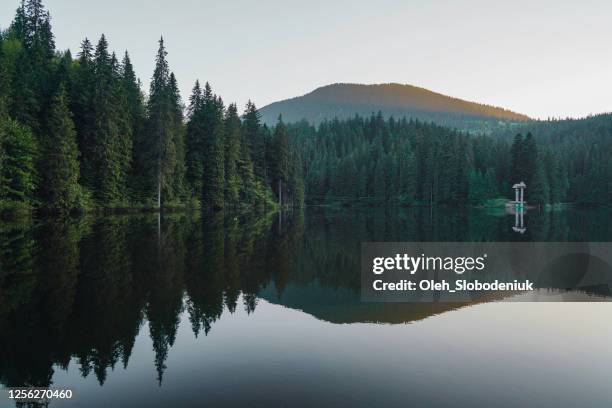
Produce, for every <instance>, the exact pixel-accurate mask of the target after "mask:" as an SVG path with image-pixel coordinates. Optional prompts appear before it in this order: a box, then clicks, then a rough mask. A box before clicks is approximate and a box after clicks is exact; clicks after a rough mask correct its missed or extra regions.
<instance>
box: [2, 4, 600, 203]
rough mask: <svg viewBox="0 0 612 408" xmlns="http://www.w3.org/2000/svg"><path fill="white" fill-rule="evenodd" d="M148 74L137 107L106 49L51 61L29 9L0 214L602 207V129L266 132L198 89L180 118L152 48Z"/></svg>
mask: <svg viewBox="0 0 612 408" xmlns="http://www.w3.org/2000/svg"><path fill="white" fill-rule="evenodd" d="M152 57H153V56H152ZM152 59H153V58H152ZM152 71H153V74H152V78H151V83H150V89H149V91H148V93H145V92H144V91H143V90H142V87H141V84H140V82H139V80H138V79H137V77H136V74H135V70H134V67H133V65H132V63H131V61H130V57H129V54H128V53H127V52H125V53H123V54H122V55H121V56H117V55H116V54H115V53H114V52H112V51H111V49H110V46H109V43H108V41H107V39H106V37H105V36H104V35H102V36H101V37H100V38H99V40H98V41H97V43H96V44H95V45H94V44H92V43H91V42H90V41H89V40H88V39H85V40H83V42H82V44H81V47H80V50H79V51H78V53H77V54H76V55H75V56H73V55H72V54H71V52H70V51H65V52H61V51H58V50H56V47H55V43H54V37H53V33H52V30H51V18H50V15H49V13H48V12H47V11H46V10H45V9H44V6H43V5H42V4H41V1H40V0H27V1H23V2H22V5H21V6H20V7H19V8H18V9H17V12H16V15H15V18H14V20H13V22H12V24H11V25H10V27H9V28H8V29H7V30H5V31H2V32H1V34H0V207H1V208H0V210H2V211H6V210H15V209H25V210H35V209H41V210H46V211H52V212H63V213H67V212H71V211H73V210H88V209H148V208H152V209H157V208H176V207H202V208H203V209H207V210H221V209H228V210H234V209H247V208H259V209H263V208H276V207H277V206H278V205H279V203H280V204H281V205H282V206H285V207H299V206H301V205H302V203H303V202H307V203H308V204H331V203H342V204H346V205H353V204H367V205H404V206H418V205H475V206H483V205H484V206H490V205H500V204H501V203H503V202H504V200H505V199H507V198H512V197H511V193H512V191H511V186H512V184H513V183H515V182H518V181H525V182H526V183H527V186H528V190H527V201H528V202H529V203H531V204H537V205H539V206H547V205H551V204H552V205H555V204H558V203H567V202H569V203H578V204H589V205H610V204H612V166H611V165H610V162H609V160H607V159H608V157H610V155H611V154H612V117H611V116H610V115H599V116H595V117H590V118H586V119H582V120H557V121H523V122H521V123H515V124H514V125H513V126H512V127H511V129H509V127H508V126H499V127H493V128H492V129H493V131H490V132H488V133H487V134H483V133H475V134H469V133H467V132H465V131H459V130H454V129H451V128H449V127H443V126H440V125H436V124H433V123H431V122H423V121H419V120H416V119H406V118H402V119H395V118H394V117H393V116H391V117H386V116H385V114H384V113H383V112H379V113H378V114H372V115H370V116H353V117H351V118H345V119H333V120H324V121H323V122H321V123H320V124H318V125H316V126H314V125H311V124H309V123H307V122H306V121H301V122H297V123H290V124H285V123H284V122H283V120H282V118H281V117H280V116H279V117H278V119H277V121H276V123H275V124H274V126H271V127H268V125H266V124H265V123H263V121H262V119H261V114H260V112H259V111H258V109H257V108H256V106H255V105H254V104H253V103H252V102H249V103H248V104H247V105H246V108H245V109H244V111H243V112H242V113H241V112H239V108H238V107H237V106H236V105H235V104H229V105H226V104H225V103H224V102H223V100H222V99H221V97H220V96H218V95H216V94H215V93H214V92H213V90H212V87H211V86H210V84H209V83H204V84H203V85H202V84H201V83H200V82H196V83H195V85H194V86H193V90H192V92H191V95H190V96H189V98H188V101H187V102H186V103H183V101H182V99H181V96H180V95H179V91H178V84H177V78H176V77H175V76H174V74H173V73H172V71H171V69H170V66H169V64H168V61H167V50H166V46H165V44H164V41H163V39H160V40H159V49H158V52H157V55H156V56H155V59H154V67H153V70H152ZM435 95H437V94H435ZM438 97H442V96H441V95H437V96H436V98H437V99H436V98H434V99H433V102H432V103H434V102H436V101H438V100H439V99H440V98H438ZM441 100H442V102H444V103H450V102H449V101H447V100H446V99H444V98H442V99H441ZM438 102H439V101H438ZM442 102H440V103H442ZM451 102H452V101H451ZM461 102H463V105H461V106H463V108H462V109H468V108H469V109H472V110H474V109H475V111H478V109H485V107H483V106H480V105H475V106H472V105H469V103H467V102H465V101H461ZM436 103H437V102H436ZM465 104H468V105H465ZM464 105H465V106H464ZM487 109H488V108H487ZM496 114H498V115H502V116H503V115H506V116H508V115H510V116H511V117H515V116H516V115H517V114H514V113H512V112H508V111H503V110H500V111H499V112H497V113H496ZM512 115H514V116H512ZM516 118H517V120H522V119H525V118H523V117H519V116H516Z"/></svg>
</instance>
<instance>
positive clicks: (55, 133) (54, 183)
mask: <svg viewBox="0 0 612 408" xmlns="http://www.w3.org/2000/svg"><path fill="white" fill-rule="evenodd" d="M71 117H72V114H71V113H70V110H69V108H68V101H67V93H66V90H65V89H64V88H63V87H60V90H59V92H58V94H57V95H56V96H55V97H54V98H53V100H52V104H51V107H50V109H49V118H48V121H47V128H48V129H49V134H48V136H47V137H46V138H45V139H44V140H45V142H44V144H43V146H42V151H43V155H44V157H45V158H46V160H45V164H44V166H43V169H44V170H43V172H42V176H43V182H42V184H41V186H42V197H43V200H44V203H43V205H44V206H45V207H47V208H49V209H53V210H57V211H61V212H67V211H70V210H71V209H74V208H76V207H78V206H79V205H80V200H81V197H82V192H81V187H80V185H79V162H78V147H77V139H76V131H75V129H74V123H73V122H72V118H71Z"/></svg>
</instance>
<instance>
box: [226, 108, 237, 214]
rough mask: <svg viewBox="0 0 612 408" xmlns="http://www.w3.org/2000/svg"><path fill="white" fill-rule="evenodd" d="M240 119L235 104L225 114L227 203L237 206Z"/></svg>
mask: <svg viewBox="0 0 612 408" xmlns="http://www.w3.org/2000/svg"><path fill="white" fill-rule="evenodd" d="M240 125H241V124H240V118H239V117H238V109H237V108H236V105H235V104H230V105H229V106H228V108H227V111H226V113H225V125H224V129H225V201H226V203H227V204H229V205H231V206H236V205H237V204H238V202H239V199H240V177H239V174H238V167H239V165H240Z"/></svg>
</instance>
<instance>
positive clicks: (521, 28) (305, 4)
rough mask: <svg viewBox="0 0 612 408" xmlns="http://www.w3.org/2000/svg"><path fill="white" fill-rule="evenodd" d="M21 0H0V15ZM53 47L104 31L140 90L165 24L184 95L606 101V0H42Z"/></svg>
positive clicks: (551, 111)
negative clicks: (392, 94)
mask: <svg viewBox="0 0 612 408" xmlns="http://www.w3.org/2000/svg"><path fill="white" fill-rule="evenodd" d="M18 3H19V0H2V1H1V2H0V27H7V26H8V24H9V23H10V21H11V20H12V17H13V13H14V10H15V8H16V7H17V6H18ZM43 3H44V4H45V5H46V7H47V8H48V9H49V10H50V11H51V15H52V18H53V20H52V23H53V31H54V33H55V35H56V44H57V47H58V48H59V49H66V48H70V49H71V51H73V53H75V54H76V52H77V51H78V46H79V44H80V42H81V40H82V39H83V38H84V37H89V38H90V39H91V40H92V42H94V43H95V42H97V39H98V38H99V36H100V34H102V33H105V34H106V36H107V38H108V40H109V42H110V46H111V48H112V49H113V50H115V51H117V53H118V54H122V53H123V51H124V50H125V49H127V50H128V51H129V52H130V55H131V57H132V62H133V63H134V65H135V68H136V71H137V74H138V75H139V77H140V78H141V80H142V81H143V83H144V84H145V86H146V87H145V90H148V83H149V79H150V77H151V74H152V72H153V60H154V56H155V52H156V48H157V40H158V39H159V37H160V35H162V34H163V36H164V39H165V41H166V45H167V48H168V52H169V55H168V60H169V63H170V67H171V69H172V70H173V71H174V72H175V74H176V76H177V78H178V81H179V84H180V88H181V91H182V97H183V99H184V100H187V98H188V96H189V92H190V90H191V87H192V86H193V82H194V81H195V80H196V78H199V79H200V80H201V81H202V82H205V81H209V82H210V83H211V85H212V86H213V90H214V91H215V92H216V93H218V94H220V95H221V96H222V97H223V99H224V101H225V102H226V103H227V102H237V103H238V104H239V106H240V107H243V106H244V104H245V103H246V101H247V100H248V99H249V98H250V99H252V100H253V101H254V102H255V103H256V104H257V106H260V107H261V106H264V105H266V104H268V103H270V102H274V101H277V100H281V99H285V98H290V97H293V96H298V95H302V94H305V93H307V92H309V91H311V90H313V89H315V88H316V87H318V86H322V85H327V84H330V83H335V82H356V83H366V84H372V83H386V82H399V83H408V84H412V85H417V86H421V87H424V88H428V89H430V90H432V91H436V92H440V93H444V94H447V95H450V96H455V97H459V98H462V99H466V100H470V101H475V102H482V103H487V104H491V105H497V106H502V107H504V108H508V109H511V110H514V111H517V112H521V113H525V114H527V115H530V116H532V117H539V118H546V117H549V116H552V117H566V116H572V117H580V116H585V115H588V114H591V113H600V112H608V111H612V92H611V91H612V24H611V23H610V21H612V2H611V1H609V0H601V1H598V0H590V1H589V0H586V1H584V0H583V1H580V2H578V1H564V0H556V1H554V0H550V1H536V0H530V1H522V0H521V1H515V0H513V1H503V2H502V1H492V0H456V1H451V0H446V1H435V0H430V1H427V0H404V1H399V0H398V1H390V0H376V1H358V0H353V1H334V0H327V1H325V0H321V1H320V0H307V1H304V0H302V1H294V0H274V1H265V0H262V1H251V0H244V1H231V0H217V1H208V0H206V1H204V0H202V1H197V0H173V1H160V0H105V1H99V0H95V1H94V0H43Z"/></svg>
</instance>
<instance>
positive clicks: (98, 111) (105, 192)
mask: <svg viewBox="0 0 612 408" xmlns="http://www.w3.org/2000/svg"><path fill="white" fill-rule="evenodd" d="M119 75H120V74H119V64H118V61H117V59H116V57H115V55H114V54H112V55H111V54H109V51H108V42H107V41H106V37H105V36H104V35H102V37H101V38H100V41H99V42H98V45H97V46H96V51H95V56H94V76H93V78H94V81H95V82H94V89H93V100H94V101H95V104H94V105H93V108H92V119H93V120H92V121H93V123H92V126H91V129H90V132H89V133H88V136H89V140H87V139H86V141H85V149H84V151H83V160H84V163H85V166H84V170H85V171H84V174H83V181H84V183H85V185H86V186H87V187H89V188H90V189H92V190H93V191H94V196H95V197H96V199H97V200H98V201H99V202H100V203H102V204H103V205H111V206H112V205H116V204H118V203H120V202H122V201H123V200H125V198H126V182H127V174H128V171H129V166H130V161H131V148H132V139H131V138H132V135H131V129H130V127H129V122H128V120H129V119H128V118H127V114H128V112H127V106H126V105H127V100H126V98H125V95H124V94H123V93H122V89H121V84H120V81H119Z"/></svg>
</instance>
